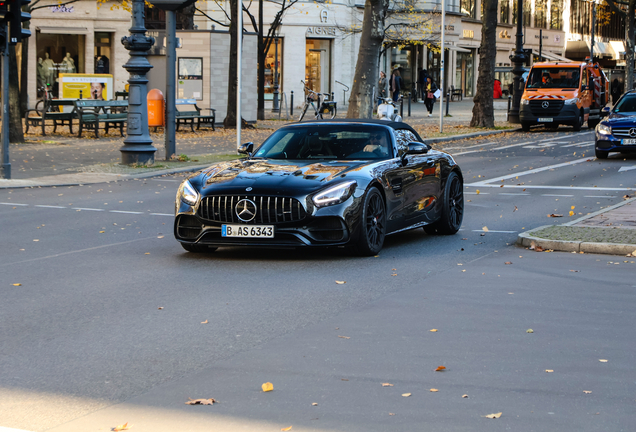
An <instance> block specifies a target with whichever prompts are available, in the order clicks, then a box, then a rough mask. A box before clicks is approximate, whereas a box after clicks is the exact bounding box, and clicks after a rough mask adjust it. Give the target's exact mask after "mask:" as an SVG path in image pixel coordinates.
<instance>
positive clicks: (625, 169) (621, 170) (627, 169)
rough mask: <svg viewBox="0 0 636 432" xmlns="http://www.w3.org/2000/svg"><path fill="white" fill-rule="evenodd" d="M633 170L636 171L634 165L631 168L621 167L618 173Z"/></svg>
mask: <svg viewBox="0 0 636 432" xmlns="http://www.w3.org/2000/svg"><path fill="white" fill-rule="evenodd" d="M633 169H636V165H632V166H623V167H621V168H620V169H619V170H618V172H624V171H631V170H633Z"/></svg>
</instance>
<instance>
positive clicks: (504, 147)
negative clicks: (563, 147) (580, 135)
mask: <svg viewBox="0 0 636 432" xmlns="http://www.w3.org/2000/svg"><path fill="white" fill-rule="evenodd" d="M562 139H563V137H562V136H558V137H555V138H548V139H545V140H541V141H540V142H542V143H543V142H548V141H556V140H562ZM535 142H537V141H528V142H525V143H520V144H511V145H509V146H503V147H497V148H494V149H492V150H504V149H508V148H512V147H520V146H524V145H528V144H534V143H535Z"/></svg>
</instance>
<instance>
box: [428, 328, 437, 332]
mask: <svg viewBox="0 0 636 432" xmlns="http://www.w3.org/2000/svg"><path fill="white" fill-rule="evenodd" d="M429 331H432V332H436V331H437V329H430V330H429Z"/></svg>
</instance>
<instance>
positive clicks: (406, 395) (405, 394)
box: [402, 393, 411, 397]
mask: <svg viewBox="0 0 636 432" xmlns="http://www.w3.org/2000/svg"><path fill="white" fill-rule="evenodd" d="M402 396H404V397H409V396H411V393H402Z"/></svg>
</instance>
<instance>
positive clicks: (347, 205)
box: [174, 120, 464, 255]
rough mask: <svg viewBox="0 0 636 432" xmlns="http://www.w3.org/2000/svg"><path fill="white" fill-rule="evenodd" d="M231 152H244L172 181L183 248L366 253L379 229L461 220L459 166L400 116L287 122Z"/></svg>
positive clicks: (380, 236) (446, 227)
mask: <svg viewBox="0 0 636 432" xmlns="http://www.w3.org/2000/svg"><path fill="white" fill-rule="evenodd" d="M239 152H240V153H244V154H246V155H247V157H245V158H242V159H237V160H233V161H228V162H221V163H217V164H214V165H212V166H211V167H209V168H207V169H205V170H203V171H200V172H198V173H196V174H194V175H192V176H190V177H189V178H188V179H187V180H185V181H184V182H183V183H182V184H181V186H180V187H179V190H178V192H177V199H176V209H175V210H176V218H175V224H174V235H175V237H176V239H177V240H178V241H179V242H180V243H181V245H182V246H183V248H184V249H185V250H187V251H190V252H210V251H213V250H215V249H216V248H217V247H219V246H272V247H297V246H345V245H346V246H352V248H353V249H354V250H355V251H356V252H357V253H358V254H361V255H374V254H377V253H378V252H379V251H380V249H381V248H382V245H383V243H384V238H385V236H386V235H388V234H393V233H396V232H400V231H404V230H407V229H412V228H417V227H422V226H423V227H424V230H425V231H426V232H427V233H429V234H455V233H456V232H457V231H458V230H459V228H460V226H461V223H462V217H463V213H464V193H463V177H462V172H461V170H460V169H459V166H458V165H457V164H456V163H455V161H454V160H453V158H452V157H451V156H450V155H448V154H446V153H443V152H440V151H436V150H432V149H431V148H430V147H429V146H428V145H427V144H424V143H423V142H422V139H421V138H420V136H419V135H418V134H417V132H416V131H415V130H413V128H411V127H410V126H408V125H407V124H405V123H401V122H400V123H396V122H387V121H380V120H376V121H374V120H332V121H320V122H306V123H297V124H293V125H288V126H284V127H282V128H280V129H279V130H277V131H276V132H274V133H273V134H272V135H271V136H270V137H269V138H267V140H265V142H264V143H263V144H262V145H261V146H260V147H258V148H257V149H256V150H254V145H253V144H252V143H247V144H244V145H243V146H242V148H241V150H239Z"/></svg>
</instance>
